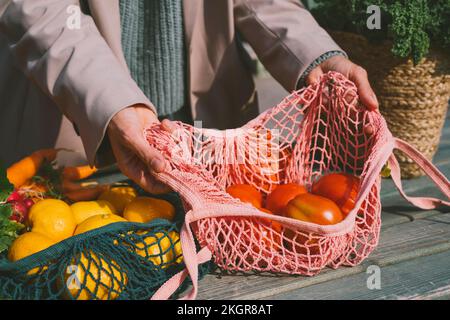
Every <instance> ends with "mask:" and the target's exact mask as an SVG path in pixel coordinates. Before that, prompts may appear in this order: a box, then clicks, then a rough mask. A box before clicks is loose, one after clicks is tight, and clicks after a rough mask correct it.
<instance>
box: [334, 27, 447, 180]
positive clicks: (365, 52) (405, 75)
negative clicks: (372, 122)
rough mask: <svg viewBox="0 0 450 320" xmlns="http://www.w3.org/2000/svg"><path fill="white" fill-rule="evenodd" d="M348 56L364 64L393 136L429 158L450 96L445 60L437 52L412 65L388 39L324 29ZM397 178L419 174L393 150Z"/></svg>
mask: <svg viewBox="0 0 450 320" xmlns="http://www.w3.org/2000/svg"><path fill="white" fill-rule="evenodd" d="M330 33H331V35H332V36H333V38H334V39H335V41H336V42H337V43H338V44H339V45H340V46H341V47H342V49H344V50H345V51H346V52H347V54H348V55H349V58H350V59H351V60H352V61H354V62H355V63H357V64H359V65H361V66H362V67H364V68H365V69H366V70H367V72H368V73H369V79H370V81H371V84H372V86H373V88H374V90H375V92H376V94H377V97H378V100H379V102H380V111H381V113H382V114H383V116H384V117H385V118H386V121H387V123H388V126H389V129H390V130H391V132H392V133H393V135H394V136H396V137H398V138H400V139H402V140H405V141H407V142H409V143H411V144H412V145H414V146H415V147H416V148H418V149H419V150H420V151H421V152H422V153H423V154H424V155H425V156H426V157H427V158H428V159H429V160H432V158H433V156H434V154H435V153H436V150H437V148H438V145H439V139H440V136H441V131H442V127H443V125H444V122H445V117H446V113H447V107H448V99H449V97H450V61H449V60H450V59H449V56H448V55H446V54H444V53H443V52H440V51H438V50H430V53H429V54H428V55H427V57H426V58H424V59H423V60H422V61H421V62H420V63H419V64H418V65H417V66H414V65H413V63H412V60H410V59H409V60H406V59H399V58H396V57H394V56H393V55H392V53H391V48H392V43H391V42H389V41H385V42H383V43H381V44H372V43H369V42H368V41H367V40H366V39H365V38H364V37H362V36H360V35H357V34H353V33H347V32H330ZM396 155H397V157H398V160H399V162H400V166H401V169H402V178H412V177H418V176H421V175H423V172H422V171H421V170H420V169H419V167H418V166H417V165H415V164H414V163H413V162H412V161H411V160H410V159H409V158H407V157H405V156H404V155H403V154H401V153H397V154H396Z"/></svg>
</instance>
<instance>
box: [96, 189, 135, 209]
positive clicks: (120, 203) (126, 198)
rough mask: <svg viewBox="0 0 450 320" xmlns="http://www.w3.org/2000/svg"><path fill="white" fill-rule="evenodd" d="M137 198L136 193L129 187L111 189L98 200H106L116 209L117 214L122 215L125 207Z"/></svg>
mask: <svg viewBox="0 0 450 320" xmlns="http://www.w3.org/2000/svg"><path fill="white" fill-rule="evenodd" d="M137 196H138V193H137V191H136V190H135V189H134V188H132V187H129V186H120V187H119V186H118V187H114V186H113V187H111V188H109V189H108V190H105V191H104V192H103V193H102V194H101V195H100V196H99V197H98V199H99V200H106V201H108V202H109V203H111V204H112V205H113V206H114V208H116V211H117V213H119V214H123V210H124V209H125V207H126V206H127V205H128V204H129V203H130V202H131V201H133V200H134V199H135V198H136V197H137Z"/></svg>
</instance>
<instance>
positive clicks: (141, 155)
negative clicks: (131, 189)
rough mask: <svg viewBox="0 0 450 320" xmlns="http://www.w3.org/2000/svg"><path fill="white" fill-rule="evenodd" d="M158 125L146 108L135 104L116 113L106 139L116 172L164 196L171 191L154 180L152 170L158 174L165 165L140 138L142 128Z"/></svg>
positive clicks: (155, 118) (149, 190) (159, 155)
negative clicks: (164, 193)
mask: <svg viewBox="0 0 450 320" xmlns="http://www.w3.org/2000/svg"><path fill="white" fill-rule="evenodd" d="M154 123H159V121H158V118H157V117H156V115H155V114H154V113H153V112H152V111H151V110H150V109H149V108H147V107H146V106H143V105H135V106H131V107H128V108H125V109H123V110H121V111H119V112H118V113H117V114H116V115H115V116H114V117H113V118H112V119H111V121H110V123H109V126H108V136H109V140H110V142H111V148H112V150H113V153H114V156H115V157H116V161H117V165H118V167H119V169H120V170H121V171H122V172H123V173H124V174H125V175H126V176H127V177H129V178H130V179H132V180H133V181H134V182H136V183H137V184H139V185H140V186H141V187H142V188H143V189H144V190H146V191H148V192H150V193H163V192H167V191H169V190H170V189H169V188H168V187H167V186H165V185H163V184H162V183H160V182H159V181H157V180H156V179H155V178H154V177H153V176H152V174H151V171H154V172H161V171H163V170H164V168H165V165H166V162H165V160H164V158H163V156H162V155H161V154H160V153H159V152H158V151H157V150H156V149H154V148H151V147H150V146H149V145H148V143H147V141H146V140H145V138H144V136H143V132H144V130H145V128H148V127H149V126H151V125H152V124H154Z"/></svg>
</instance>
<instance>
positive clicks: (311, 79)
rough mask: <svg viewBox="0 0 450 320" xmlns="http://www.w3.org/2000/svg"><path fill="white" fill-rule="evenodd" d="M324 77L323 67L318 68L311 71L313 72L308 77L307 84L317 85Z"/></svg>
mask: <svg viewBox="0 0 450 320" xmlns="http://www.w3.org/2000/svg"><path fill="white" fill-rule="evenodd" d="M322 75H323V71H322V68H321V67H316V68H314V69H312V70H311V72H310V73H309V74H308V76H307V77H306V83H307V84H315V83H318V82H319V81H320V77H321V76H322Z"/></svg>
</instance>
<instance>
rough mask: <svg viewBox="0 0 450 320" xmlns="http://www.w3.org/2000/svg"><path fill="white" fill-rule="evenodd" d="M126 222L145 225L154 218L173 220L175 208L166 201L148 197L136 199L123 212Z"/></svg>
mask: <svg viewBox="0 0 450 320" xmlns="http://www.w3.org/2000/svg"><path fill="white" fill-rule="evenodd" d="M123 217H124V218H125V219H127V220H128V221H132V222H141V223H146V222H150V221H152V220H153V219H156V218H162V219H167V220H173V218H174V217H175V207H174V206H173V205H172V204H171V203H170V202H168V201H166V200H162V199H156V198H150V197H137V198H136V199H134V200H133V201H131V202H130V203H129V204H128V205H127V206H126V208H125V211H124V212H123Z"/></svg>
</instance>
